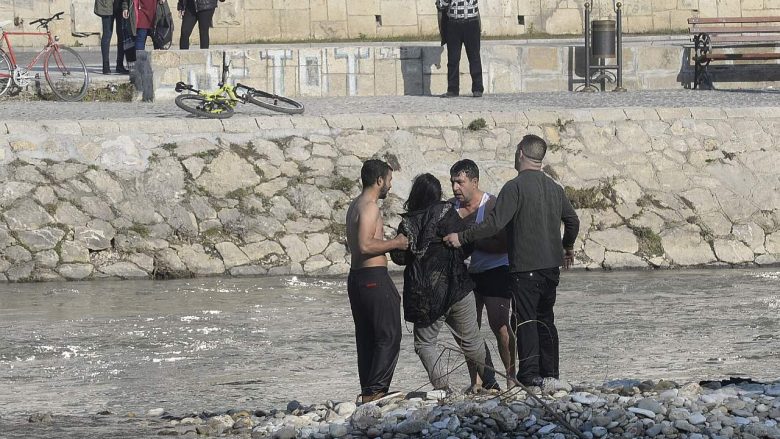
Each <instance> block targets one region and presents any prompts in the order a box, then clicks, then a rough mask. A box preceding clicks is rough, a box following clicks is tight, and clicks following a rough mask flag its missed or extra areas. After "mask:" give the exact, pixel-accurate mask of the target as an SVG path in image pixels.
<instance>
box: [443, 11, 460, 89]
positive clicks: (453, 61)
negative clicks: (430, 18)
mask: <svg viewBox="0 0 780 439" xmlns="http://www.w3.org/2000/svg"><path fill="white" fill-rule="evenodd" d="M462 28H463V25H462V23H459V22H457V21H452V20H451V21H450V22H449V24H448V25H447V93H449V94H455V95H457V94H459V93H460V52H461V50H462V49H461V44H462V43H463V39H462Z"/></svg>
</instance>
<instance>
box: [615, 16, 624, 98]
mask: <svg viewBox="0 0 780 439" xmlns="http://www.w3.org/2000/svg"><path fill="white" fill-rule="evenodd" d="M615 13H616V14H617V29H616V31H617V60H616V61H617V86H616V87H615V90H614V91H626V89H625V88H623V3H621V2H616V3H615Z"/></svg>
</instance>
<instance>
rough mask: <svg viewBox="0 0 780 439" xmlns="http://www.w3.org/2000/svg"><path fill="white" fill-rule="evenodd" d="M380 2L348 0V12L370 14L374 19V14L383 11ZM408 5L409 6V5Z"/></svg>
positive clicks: (376, 0)
mask: <svg viewBox="0 0 780 439" xmlns="http://www.w3.org/2000/svg"><path fill="white" fill-rule="evenodd" d="M379 2H380V0H347V14H348V15H370V16H371V19H372V20H373V19H374V15H378V14H380V13H381V10H380V6H379ZM406 7H407V8H408V5H407V6H406ZM351 18H352V17H350V20H351ZM350 23H351V21H350Z"/></svg>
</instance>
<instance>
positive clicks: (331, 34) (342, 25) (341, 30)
mask: <svg viewBox="0 0 780 439" xmlns="http://www.w3.org/2000/svg"><path fill="white" fill-rule="evenodd" d="M311 33H312V38H314V39H315V40H326V39H342V38H347V35H348V32H347V21H346V20H338V21H334V20H328V21H313V22H312V24H311Z"/></svg>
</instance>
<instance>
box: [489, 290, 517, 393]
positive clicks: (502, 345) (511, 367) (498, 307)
mask: <svg viewBox="0 0 780 439" xmlns="http://www.w3.org/2000/svg"><path fill="white" fill-rule="evenodd" d="M483 300H484V302H485V309H486V310H487V318H488V323H489V324H490V330H491V331H493V334H495V336H496V343H497V344H498V354H499V355H500V356H501V362H502V363H504V369H505V370H506V376H507V386H508V387H513V386H514V385H516V377H515V374H516V373H517V371H516V368H515V352H516V351H515V346H514V345H515V343H516V340H515V336H514V333H513V332H512V329H511V328H510V327H509V314H510V312H511V309H510V306H511V305H510V304H511V300H510V299H507V298H504V297H484V298H483Z"/></svg>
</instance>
